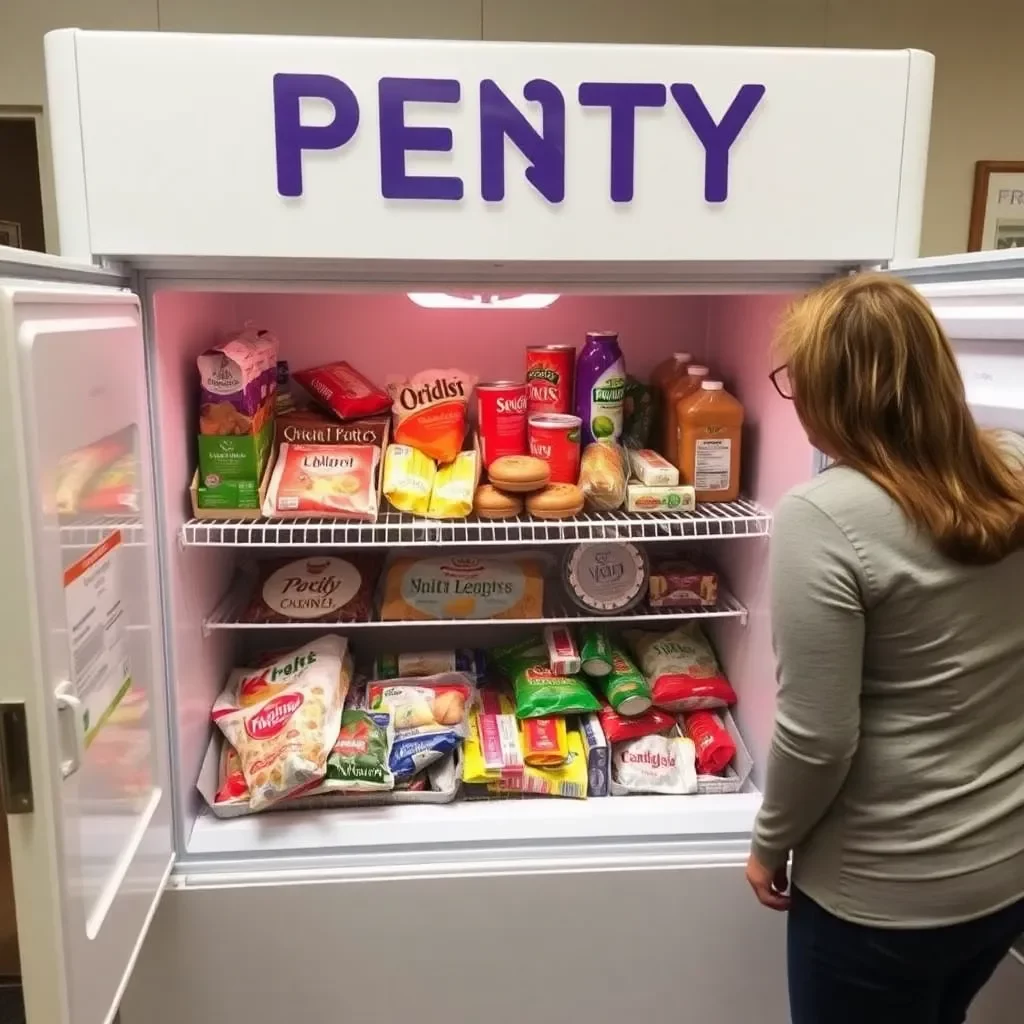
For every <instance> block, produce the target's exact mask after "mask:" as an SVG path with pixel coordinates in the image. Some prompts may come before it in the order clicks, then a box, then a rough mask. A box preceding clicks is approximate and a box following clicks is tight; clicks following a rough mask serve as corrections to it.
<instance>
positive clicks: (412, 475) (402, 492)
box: [384, 444, 437, 516]
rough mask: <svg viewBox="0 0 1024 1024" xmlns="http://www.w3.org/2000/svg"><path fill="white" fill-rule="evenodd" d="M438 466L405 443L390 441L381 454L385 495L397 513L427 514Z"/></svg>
mask: <svg viewBox="0 0 1024 1024" xmlns="http://www.w3.org/2000/svg"><path fill="white" fill-rule="evenodd" d="M436 475H437V467H436V466H435V465H434V460H433V459H432V458H430V457H429V456H427V455H424V454H423V452H421V451H419V450H418V449H416V448H411V447H410V446H409V445H407V444H389V445H388V450H387V452H386V453H385V455H384V496H385V497H386V498H387V499H388V501H390V502H391V504H392V505H394V506H395V508H397V509H398V510H399V511H400V512H411V513H412V514H413V515H417V516H422V515H426V513H427V509H428V508H429V506H430V492H431V490H432V489H433V487H434V478H435V476H436Z"/></svg>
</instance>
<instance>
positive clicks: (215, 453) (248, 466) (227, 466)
mask: <svg viewBox="0 0 1024 1024" xmlns="http://www.w3.org/2000/svg"><path fill="white" fill-rule="evenodd" d="M252 422H253V426H254V428H255V430H254V431H253V432H251V433H246V434H199V435H198V437H199V477H200V479H201V480H202V481H203V482H204V484H205V483H206V481H207V480H208V479H209V478H212V477H216V478H217V479H218V480H247V481H249V482H250V483H252V482H253V481H256V480H259V479H260V478H261V475H262V473H263V470H264V469H265V468H266V466H267V463H268V462H269V461H270V450H271V442H272V441H273V438H274V405H273V402H272V401H271V402H268V403H266V404H265V405H264V406H263V408H262V409H261V410H260V412H259V413H257V415H256V416H254V417H253V421H252Z"/></svg>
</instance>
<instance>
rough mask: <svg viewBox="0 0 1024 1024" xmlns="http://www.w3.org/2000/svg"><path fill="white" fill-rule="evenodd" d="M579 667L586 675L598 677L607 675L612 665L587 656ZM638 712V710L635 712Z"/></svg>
mask: <svg viewBox="0 0 1024 1024" xmlns="http://www.w3.org/2000/svg"><path fill="white" fill-rule="evenodd" d="M580 668H581V669H582V670H583V671H584V672H585V673H586V674H587V675H588V676H594V677H595V678H600V677H601V676H606V675H608V673H609V672H611V670H612V667H611V665H609V664H608V662H607V661H604V660H603V659H601V658H587V659H584V661H583V662H582V663H581V664H580ZM637 714H640V712H637Z"/></svg>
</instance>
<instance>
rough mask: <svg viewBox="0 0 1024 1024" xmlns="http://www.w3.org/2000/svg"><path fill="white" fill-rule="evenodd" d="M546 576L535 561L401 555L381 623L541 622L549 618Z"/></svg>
mask: <svg viewBox="0 0 1024 1024" xmlns="http://www.w3.org/2000/svg"><path fill="white" fill-rule="evenodd" d="M543 603H544V575H543V572H542V568H541V561H540V559H539V558H538V557H534V556H531V555H492V556H486V555H479V556H478V555H472V554H466V555H461V554H452V555H439V556H432V557H426V558H423V557H417V556H415V555H399V556H397V557H396V558H394V559H393V560H392V561H391V562H390V563H389V564H388V566H387V569H386V571H385V575H384V581H383V599H382V601H381V610H380V617H381V619H382V620H383V621H385V622H390V621H396V620H399V621H400V620H422V619H536V618H540V616H541V615H542V614H543Z"/></svg>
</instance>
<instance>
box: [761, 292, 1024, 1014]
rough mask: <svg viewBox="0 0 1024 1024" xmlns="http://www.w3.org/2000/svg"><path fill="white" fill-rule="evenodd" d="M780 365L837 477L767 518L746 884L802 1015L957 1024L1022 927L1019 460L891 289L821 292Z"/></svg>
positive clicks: (807, 302) (1023, 499)
mask: <svg viewBox="0 0 1024 1024" xmlns="http://www.w3.org/2000/svg"><path fill="white" fill-rule="evenodd" d="M778 353H779V355H778V362H779V365H778V369H776V370H775V371H774V372H773V373H772V380H773V381H774V383H775V385H776V387H777V388H778V390H779V391H780V393H781V394H782V395H783V397H784V398H789V399H792V401H793V402H794V403H795V405H796V412H797V415H798V416H799V417H800V421H801V423H802V424H803V426H804V428H805V430H806V431H807V435H808V437H809V438H810V440H811V442H812V444H814V445H815V446H816V447H817V448H819V449H820V450H821V451H823V452H825V453H826V454H827V455H829V456H831V458H832V459H833V460H834V462H835V465H834V466H833V467H832V468H830V469H828V470H826V471H825V472H824V473H823V474H821V475H820V476H818V477H817V478H815V479H814V480H812V481H811V482H809V483H807V484H804V485H802V486H800V487H798V488H797V489H795V490H794V491H792V492H790V494H788V495H787V496H786V497H785V498H784V499H783V501H782V503H781V504H780V506H779V509H778V512H777V516H776V524H775V532H774V540H773V555H772V562H773V564H772V582H773V600H772V626H773V633H774V641H775V649H776V656H777V661H778V674H779V684H780V688H779V696H778V711H777V716H776V724H775V734H774V737H773V739H772V745H771V752H770V755H769V759H768V771H767V782H766V786H765V795H764V804H763V807H762V809H761V812H760V815H759V816H758V819H757V825H756V829H755V836H754V844H753V852H752V853H751V857H750V863H749V866H748V869H747V877H748V879H749V881H750V884H751V885H752V887H753V888H754V891H755V893H756V894H757V896H758V899H760V900H761V902H762V903H764V904H765V905H766V906H768V907H771V908H772V909H775V910H788V911H789V922H788V929H789V932H788V935H789V938H788V954H789V987H790V1004H791V1012H792V1019H793V1022H794V1024H847V1022H849V1024H888V1022H890V1021H892V1022H896V1021H898V1022H899V1024H961V1022H962V1021H963V1020H964V1018H965V1015H966V1012H967V1007H968V1005H969V1004H970V1002H971V1000H972V999H973V998H974V996H975V995H976V994H977V992H978V991H979V989H980V988H981V987H982V985H983V984H984V983H985V982H986V981H987V980H988V978H989V977H990V976H991V974H992V973H993V971H994V970H995V968H996V967H997V965H998V964H999V962H1000V961H1001V960H1002V959H1003V957H1005V956H1006V955H1007V953H1008V951H1009V948H1010V945H1011V943H1012V942H1013V940H1014V939H1015V938H1017V937H1018V936H1019V935H1021V934H1022V933H1024V456H1022V455H1021V454H1020V453H1019V452H1018V453H1017V454H1016V455H1014V454H1011V453H1010V452H1008V451H1006V450H1003V449H1002V448H1001V441H1000V440H999V439H997V438H996V437H994V436H992V435H988V434H985V433H983V432H981V431H979V429H978V428H977V427H976V425H975V423H974V421H973V419H972V417H971V413H970V411H969V409H968V407H967V401H966V398H965V394H964V386H963V383H962V380H961V377H960V373H959V371H958V368H957V365H956V361H955V358H954V356H953V351H952V349H951V347H950V344H949V342H948V340H947V339H946V337H945V336H944V334H943V333H942V329H941V328H940V327H939V325H938V323H937V321H936V320H935V317H934V316H933V315H932V313H931V311H930V309H929V308H928V306H927V304H926V303H925V302H924V300H923V299H922V298H921V297H920V296H919V295H918V294H917V293H916V292H915V291H914V290H913V289H911V288H910V287H908V286H907V285H905V284H903V283H901V282H899V281H897V280H895V279H892V278H889V277H882V276H879V275H861V276H859V277H851V278H846V279H843V280H840V281H835V282H832V283H830V284H828V285H826V286H824V287H823V288H821V289H819V290H818V291H816V292H814V293H812V294H811V295H810V296H808V297H807V298H805V299H803V300H802V301H801V302H799V303H798V304H797V305H796V306H795V307H794V308H793V309H792V310H791V312H790V313H789V315H788V317H787V318H786V320H785V322H784V323H783V325H782V329H781V332H780V337H779V342H778ZM1011 436H1015V435H1011ZM1017 440H1018V441H1019V440H1020V439H1019V438H1018V439H1017ZM790 853H792V855H793V878H792V889H791V891H790V894H789V895H786V891H787V888H788V886H787V878H786V864H787V860H788V858H789V855H790ZM1021 1012H1022V1014H1024V1009H1022V1011H1021ZM1022 1019H1024V1017H1022Z"/></svg>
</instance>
